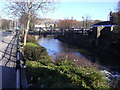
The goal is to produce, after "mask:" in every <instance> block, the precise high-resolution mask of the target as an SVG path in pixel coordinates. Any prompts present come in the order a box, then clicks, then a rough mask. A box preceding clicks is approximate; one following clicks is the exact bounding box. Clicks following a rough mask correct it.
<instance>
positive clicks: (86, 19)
mask: <svg viewBox="0 0 120 90" xmlns="http://www.w3.org/2000/svg"><path fill="white" fill-rule="evenodd" d="M84 19H85V28H86V29H87V28H88V26H89V25H90V23H91V16H89V15H86V16H85V17H84Z"/></svg>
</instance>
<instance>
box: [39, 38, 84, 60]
mask: <svg viewBox="0 0 120 90" xmlns="http://www.w3.org/2000/svg"><path fill="white" fill-rule="evenodd" d="M38 43H39V45H41V46H43V47H45V48H46V49H47V52H48V54H49V55H50V56H52V57H53V58H54V57H55V56H56V55H57V54H59V53H62V52H64V53H67V54H75V55H77V56H79V57H84V55H83V54H81V53H80V52H79V49H77V48H74V47H72V46H69V45H67V44H65V43H62V42H60V41H59V40H58V39H54V38H53V37H42V38H40V39H39V42H38Z"/></svg>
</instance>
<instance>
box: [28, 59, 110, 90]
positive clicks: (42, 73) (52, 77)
mask: <svg viewBox="0 0 120 90" xmlns="http://www.w3.org/2000/svg"><path fill="white" fill-rule="evenodd" d="M61 62H62V64H61ZM44 63H45V61H44ZM46 63H48V62H46ZM49 63H50V62H49ZM51 63H52V62H51ZM57 63H59V65H56V64H53V63H52V64H51V65H50V64H49V65H47V64H46V65H44V64H43V63H40V62H36V61H27V77H28V82H29V83H32V84H36V87H37V88H39V87H40V85H45V86H46V88H80V89H83V90H84V89H89V90H104V89H105V90H106V89H108V88H109V86H108V82H107V80H106V79H105V75H103V74H102V73H101V72H99V71H97V70H96V69H94V68H83V67H77V66H76V65H74V64H73V63H71V62H69V61H68V60H66V61H58V62H57ZM64 63H65V64H64ZM31 77H32V79H31Z"/></svg>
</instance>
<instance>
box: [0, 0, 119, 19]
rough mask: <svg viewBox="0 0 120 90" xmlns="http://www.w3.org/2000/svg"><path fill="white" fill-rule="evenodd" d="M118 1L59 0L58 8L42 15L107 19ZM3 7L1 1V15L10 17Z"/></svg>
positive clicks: (54, 17) (53, 17) (56, 17)
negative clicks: (3, 10)
mask: <svg viewBox="0 0 120 90" xmlns="http://www.w3.org/2000/svg"><path fill="white" fill-rule="evenodd" d="M57 1H58V0H57ZM117 3H118V0H59V3H58V4H57V5H56V9H55V10H54V11H52V12H48V13H46V14H43V15H42V17H44V18H51V19H66V18H69V19H71V18H73V19H75V20H78V21H81V20H82V17H86V16H89V17H90V19H91V20H103V21H106V20H108V16H109V13H110V11H113V12H115V11H116V10H115V9H116V7H117ZM2 8H3V3H2V1H0V12H1V14H0V15H1V16H2V18H8V16H7V15H5V13H4V12H2V11H1V9H2Z"/></svg>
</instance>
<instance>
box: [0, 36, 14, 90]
mask: <svg viewBox="0 0 120 90" xmlns="http://www.w3.org/2000/svg"><path fill="white" fill-rule="evenodd" d="M0 47H1V48H0V53H1V56H0V70H1V72H2V73H1V75H0V81H1V82H0V84H1V85H0V89H4V88H5V89H6V88H7V89H8V88H16V70H15V67H16V37H15V35H14V34H11V35H8V36H5V37H2V42H0Z"/></svg>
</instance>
